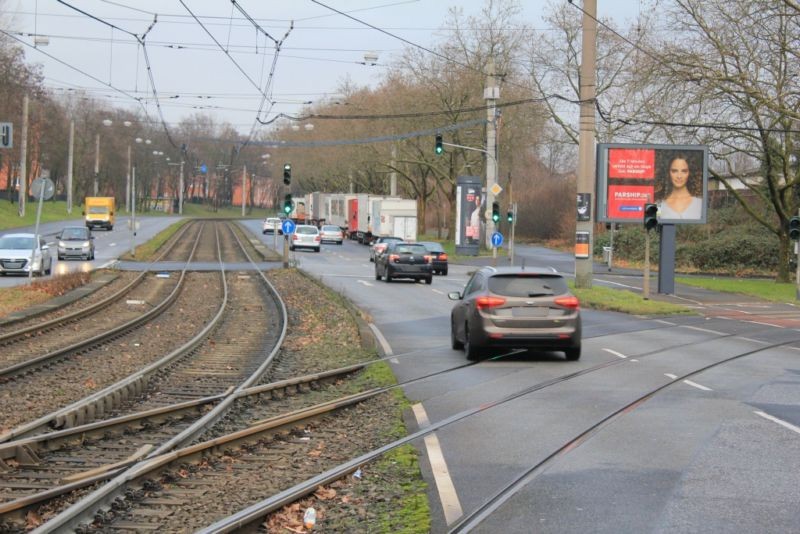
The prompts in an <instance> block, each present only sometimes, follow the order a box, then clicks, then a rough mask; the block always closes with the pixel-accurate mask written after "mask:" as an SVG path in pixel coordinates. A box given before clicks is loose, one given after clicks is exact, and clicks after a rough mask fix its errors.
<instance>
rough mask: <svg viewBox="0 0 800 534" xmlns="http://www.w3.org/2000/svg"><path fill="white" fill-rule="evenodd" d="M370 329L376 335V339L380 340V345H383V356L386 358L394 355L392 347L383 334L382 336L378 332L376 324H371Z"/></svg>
mask: <svg viewBox="0 0 800 534" xmlns="http://www.w3.org/2000/svg"><path fill="white" fill-rule="evenodd" d="M369 328H370V330H372V333H373V334H375V337H376V338H377V339H378V343H380V344H381V348H382V349H383V354H384V355H385V356H391V355H392V354H393V353H392V347H391V346H390V345H389V342H388V341H386V338H385V337H383V334H381V331H380V330H378V327H377V326H375V323H369ZM395 363H397V362H395Z"/></svg>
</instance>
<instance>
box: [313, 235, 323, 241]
mask: <svg viewBox="0 0 800 534" xmlns="http://www.w3.org/2000/svg"><path fill="white" fill-rule="evenodd" d="M314 241H322V236H320V235H318V236H317V237H315V238H314Z"/></svg>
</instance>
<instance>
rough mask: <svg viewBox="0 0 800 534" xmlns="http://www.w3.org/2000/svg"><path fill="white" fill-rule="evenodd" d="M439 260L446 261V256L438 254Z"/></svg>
mask: <svg viewBox="0 0 800 534" xmlns="http://www.w3.org/2000/svg"><path fill="white" fill-rule="evenodd" d="M439 259H440V260H442V261H444V260H446V259H447V254H445V253H444V252H442V253H441V254H439Z"/></svg>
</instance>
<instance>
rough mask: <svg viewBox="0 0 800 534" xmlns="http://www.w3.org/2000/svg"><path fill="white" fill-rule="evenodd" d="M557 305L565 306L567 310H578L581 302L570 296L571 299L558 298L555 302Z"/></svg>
mask: <svg viewBox="0 0 800 534" xmlns="http://www.w3.org/2000/svg"><path fill="white" fill-rule="evenodd" d="M555 303H556V304H558V305H559V306H564V307H565V308H572V309H575V310H577V309H578V306H580V302H578V297H574V296H569V297H558V298H557V299H556V300H555Z"/></svg>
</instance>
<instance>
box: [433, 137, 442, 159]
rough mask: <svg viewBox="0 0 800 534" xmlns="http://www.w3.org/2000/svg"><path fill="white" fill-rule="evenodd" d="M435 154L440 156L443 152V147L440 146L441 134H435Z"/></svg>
mask: <svg viewBox="0 0 800 534" xmlns="http://www.w3.org/2000/svg"><path fill="white" fill-rule="evenodd" d="M434 151H435V152H436V154H437V155H438V154H441V153H442V152H444V146H443V145H442V134H436V147H435V148H434Z"/></svg>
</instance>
